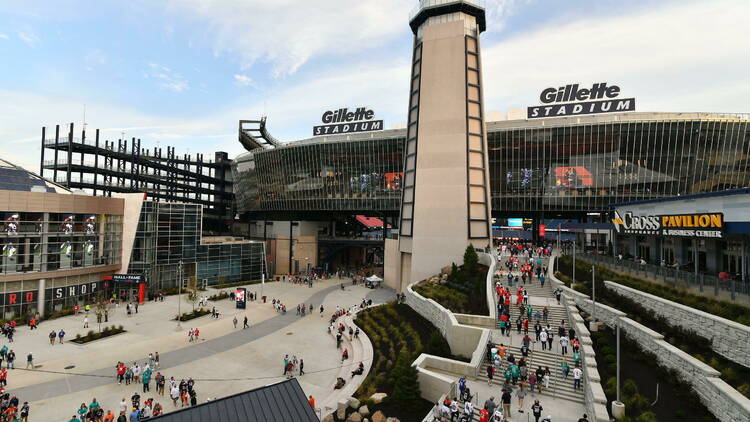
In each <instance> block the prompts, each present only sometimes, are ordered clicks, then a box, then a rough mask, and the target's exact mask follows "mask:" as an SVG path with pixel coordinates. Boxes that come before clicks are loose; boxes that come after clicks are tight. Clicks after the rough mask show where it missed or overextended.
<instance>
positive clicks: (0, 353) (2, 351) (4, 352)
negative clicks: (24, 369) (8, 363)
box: [0, 345, 8, 359]
mask: <svg viewBox="0 0 750 422" xmlns="http://www.w3.org/2000/svg"><path fill="white" fill-rule="evenodd" d="M7 354H8V346H6V345H3V347H2V349H0V356H2V357H3V359H5V355H7Z"/></svg>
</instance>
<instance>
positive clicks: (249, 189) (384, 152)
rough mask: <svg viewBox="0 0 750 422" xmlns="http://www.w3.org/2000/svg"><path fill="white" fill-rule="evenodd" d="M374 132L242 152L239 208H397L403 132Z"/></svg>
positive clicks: (237, 173)
mask: <svg viewBox="0 0 750 422" xmlns="http://www.w3.org/2000/svg"><path fill="white" fill-rule="evenodd" d="M373 134H375V135H376V136H378V137H377V138H366V137H364V136H363V135H359V136H356V135H350V136H349V139H337V140H332V141H328V140H326V139H325V138H320V140H316V141H314V142H299V143H294V144H291V145H289V146H285V147H281V148H276V149H268V150H258V151H257V152H249V153H246V154H243V155H240V156H239V157H237V158H236V160H235V163H234V165H233V171H234V173H235V183H236V186H235V197H236V201H237V209H238V211H240V212H247V211H256V210H257V211H290V210H292V211H295V210H318V211H326V210H331V211H359V210H367V211H384V210H390V211H397V210H398V208H399V204H400V201H401V179H402V177H403V172H402V167H403V144H404V133H403V132H402V131H384V132H374V133H370V134H367V136H373Z"/></svg>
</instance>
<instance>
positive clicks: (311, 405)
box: [307, 396, 315, 409]
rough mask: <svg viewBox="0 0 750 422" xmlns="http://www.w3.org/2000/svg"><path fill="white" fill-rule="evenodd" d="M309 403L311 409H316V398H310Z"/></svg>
mask: <svg viewBox="0 0 750 422" xmlns="http://www.w3.org/2000/svg"><path fill="white" fill-rule="evenodd" d="M307 402H308V403H310V407H312V408H313V409H315V398H314V397H313V396H310V398H309V399H308V400H307Z"/></svg>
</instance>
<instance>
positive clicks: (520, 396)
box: [516, 383, 526, 413]
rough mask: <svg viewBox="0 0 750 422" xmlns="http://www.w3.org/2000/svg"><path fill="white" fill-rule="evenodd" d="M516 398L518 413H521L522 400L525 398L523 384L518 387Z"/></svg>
mask: <svg viewBox="0 0 750 422" xmlns="http://www.w3.org/2000/svg"><path fill="white" fill-rule="evenodd" d="M516 397H518V413H523V399H524V398H526V387H525V386H524V383H521V384H519V385H518V391H516Z"/></svg>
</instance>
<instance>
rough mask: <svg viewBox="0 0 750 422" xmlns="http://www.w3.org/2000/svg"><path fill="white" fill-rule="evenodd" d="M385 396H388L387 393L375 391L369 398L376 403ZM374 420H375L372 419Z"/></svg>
mask: <svg viewBox="0 0 750 422" xmlns="http://www.w3.org/2000/svg"><path fill="white" fill-rule="evenodd" d="M386 397H388V394H386V393H375V394H373V395H371V396H370V399H371V400H372V401H373V402H374V403H375V404H378V403H380V402H382V401H383V400H384V399H385V398H386ZM373 422H375V421H373Z"/></svg>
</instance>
